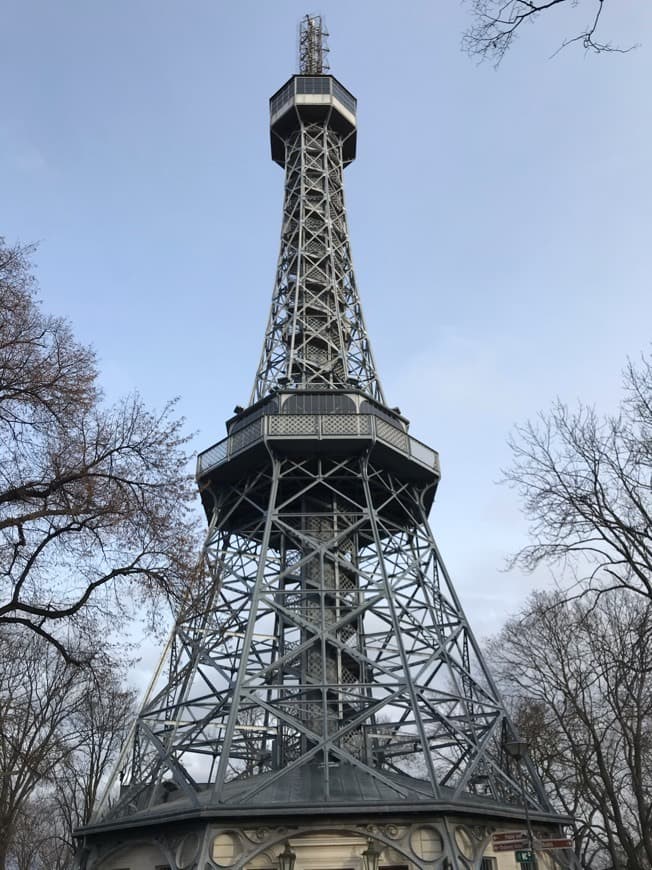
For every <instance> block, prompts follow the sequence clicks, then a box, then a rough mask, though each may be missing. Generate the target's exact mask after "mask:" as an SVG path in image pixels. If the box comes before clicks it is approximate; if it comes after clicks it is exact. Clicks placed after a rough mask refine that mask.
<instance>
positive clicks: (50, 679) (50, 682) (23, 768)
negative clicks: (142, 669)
mask: <svg viewBox="0 0 652 870" xmlns="http://www.w3.org/2000/svg"><path fill="white" fill-rule="evenodd" d="M79 684H80V680H79V671H78V669H77V668H75V667H73V666H72V665H69V664H68V663H66V661H65V660H64V659H63V657H62V656H60V655H59V654H58V653H57V652H56V650H54V648H53V647H52V646H51V645H50V644H49V643H48V642H47V641H46V640H45V639H44V638H41V637H38V636H34V635H33V634H31V633H29V632H26V631H25V630H24V629H22V628H21V627H18V626H14V627H12V628H5V629H4V630H3V633H2V635H1V636H0V870H4V867H5V862H6V859H7V853H8V850H9V846H10V843H11V840H12V837H13V834H14V830H15V827H16V825H17V823H18V820H19V817H20V814H21V811H22V809H23V808H24V807H26V806H27V805H28V803H29V801H30V800H31V798H32V797H33V795H34V792H35V791H36V790H37V789H38V787H39V785H40V784H41V783H43V782H44V781H47V780H49V779H50V778H51V777H52V776H53V775H54V772H55V770H56V768H57V766H58V765H60V764H61V763H62V761H63V760H64V759H65V758H66V757H67V756H68V755H69V754H70V753H71V752H72V751H73V750H74V749H75V747H76V746H77V744H78V742H79V735H78V734H77V732H76V729H75V727H74V724H73V722H74V716H75V714H76V713H77V712H78V711H79V709H80V707H81V705H82V702H83V691H82V690H80V685H79Z"/></svg>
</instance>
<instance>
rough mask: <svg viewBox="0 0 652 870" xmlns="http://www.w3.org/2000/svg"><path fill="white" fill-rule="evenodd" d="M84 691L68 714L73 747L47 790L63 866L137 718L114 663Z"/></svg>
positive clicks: (132, 698) (132, 694)
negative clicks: (75, 739) (75, 833)
mask: <svg viewBox="0 0 652 870" xmlns="http://www.w3.org/2000/svg"><path fill="white" fill-rule="evenodd" d="M87 687H88V688H87V691H86V692H85V693H84V698H83V701H82V704H81V705H80V706H79V707H78V708H77V710H76V711H75V713H74V715H73V721H72V726H73V727H74V728H75V730H76V732H77V734H78V738H79V739H78V742H77V746H76V747H75V749H74V750H73V751H72V752H70V753H69V754H67V755H66V756H65V757H64V758H62V759H61V762H60V763H59V765H57V768H56V769H55V771H54V776H53V777H52V788H51V790H50V792H49V797H50V802H51V805H52V812H53V816H54V817H56V819H57V822H58V825H57V827H58V829H59V834H58V841H59V842H58V848H59V851H60V852H63V854H64V855H65V856H66V860H67V862H68V863H71V862H72V858H73V855H74V853H75V848H76V845H75V840H74V838H73V831H75V830H76V829H77V828H79V827H81V826H82V825H84V824H86V823H87V822H88V821H90V818H91V813H92V810H93V807H94V805H95V802H96V800H97V797H98V793H99V790H100V788H101V786H102V784H103V783H104V781H105V780H106V777H107V776H108V774H109V773H110V768H111V766H112V765H113V763H114V762H115V760H116V759H117V756H118V755H119V753H120V750H121V749H122V746H123V744H124V741H125V740H126V738H127V734H128V731H129V728H130V725H131V722H132V720H133V719H134V717H135V714H136V709H135V703H136V693H135V692H133V691H131V690H128V689H126V688H125V687H124V685H123V684H122V680H121V673H120V670H119V666H117V665H116V663H114V662H112V661H110V662H107V663H105V664H104V665H103V667H101V668H99V669H95V671H94V672H93V674H92V675H89V678H88V681H87ZM45 863H46V865H47V862H45Z"/></svg>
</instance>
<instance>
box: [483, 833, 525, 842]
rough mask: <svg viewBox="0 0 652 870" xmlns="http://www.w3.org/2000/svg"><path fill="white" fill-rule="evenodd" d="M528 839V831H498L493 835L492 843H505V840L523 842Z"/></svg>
mask: <svg viewBox="0 0 652 870" xmlns="http://www.w3.org/2000/svg"><path fill="white" fill-rule="evenodd" d="M524 837H527V831H496V833H495V834H492V835H491V842H492V843H504V842H505V840H522V839H523V838H524Z"/></svg>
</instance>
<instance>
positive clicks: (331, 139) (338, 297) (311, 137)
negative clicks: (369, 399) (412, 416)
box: [251, 120, 384, 402]
mask: <svg viewBox="0 0 652 870" xmlns="http://www.w3.org/2000/svg"><path fill="white" fill-rule="evenodd" d="M342 140H343V137H342V134H341V133H339V132H337V131H336V130H334V129H331V127H330V126H329V124H328V123H326V122H324V123H304V122H303V121H302V120H300V121H299V122H298V127H297V128H296V129H292V130H291V131H289V132H288V133H287V134H286V135H285V200H284V205H283V229H282V233H281V251H280V255H279V260H278V267H277V271H276V282H275V287H274V294H273V299H272V306H271V310H270V315H269V321H268V325H267V329H266V332H265V340H264V343H263V352H262V356H261V360H260V365H259V367H258V372H257V374H256V381H255V384H254V389H253V392H252V396H251V401H252V402H254V401H257V400H258V399H261V398H263V397H264V396H266V395H267V394H268V393H269V392H270V391H271V390H273V389H275V388H278V387H279V386H287V385H290V386H295V387H297V388H300V389H322V390H328V389H341V388H345V387H347V386H348V387H350V386H351V384H354V385H356V386H359V387H360V388H361V389H363V390H365V391H366V392H368V393H369V394H370V395H371V396H373V397H374V398H376V399H378V400H379V401H384V399H383V392H382V387H381V384H380V381H379V379H378V375H377V373H376V367H375V363H374V360H373V355H372V352H371V345H370V342H369V338H368V336H367V331H366V327H365V324H364V318H363V315H362V309H361V306H360V298H359V295H358V290H357V287H356V281H355V275H354V272H353V261H352V257H351V247H350V242H349V234H348V229H347V222H346V210H345V207H344V190H343V186H342V175H343V157H342Z"/></svg>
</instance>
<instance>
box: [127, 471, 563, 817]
mask: <svg viewBox="0 0 652 870" xmlns="http://www.w3.org/2000/svg"><path fill="white" fill-rule="evenodd" d="M264 493H266V498H264V497H263V494H264ZM422 495H423V493H422V491H421V489H420V488H419V487H418V486H417V485H415V484H408V483H406V482H404V481H401V480H398V479H396V478H395V477H394V476H393V475H392V474H391V473H390V472H388V471H387V470H386V469H383V468H379V467H374V466H373V465H372V464H371V463H370V461H369V458H368V456H367V454H363V455H360V456H356V457H346V458H342V457H323V458H317V457H307V458H306V457H299V458H297V457H287V456H285V457H284V456H278V455H274V456H273V457H272V458H271V461H270V463H269V466H268V468H267V469H266V470H265V472H264V473H261V472H260V471H255V472H253V473H251V474H250V476H249V477H247V478H246V479H245V480H243V481H242V482H241V483H239V484H237V485H233V486H231V487H229V488H226V489H224V490H223V491H222V492H221V493H220V494H219V495H218V496H217V498H216V500H215V509H214V514H213V518H212V523H211V528H210V531H209V535H208V539H207V545H206V554H207V558H208V560H209V562H210V565H211V582H210V594H208V595H206V596H205V597H204V599H203V606H202V608H201V610H200V611H199V612H197V610H196V608H195V609H190V610H189V611H188V612H187V613H186V614H183V615H181V616H180V618H179V620H178V622H177V625H176V629H175V635H174V641H173V643H172V644H171V646H170V650H171V652H170V654H169V655H170V663H171V667H170V670H169V674H168V677H167V679H166V680H165V681H164V682H163V684H162V686H161V687H160V688H159V689H158V691H156V690H154V691H153V692H152V694H151V696H150V697H149V698H148V699H147V700H146V703H145V704H144V706H143V709H142V711H141V713H140V717H139V720H138V726H137V729H136V730H137V735H138V740H137V749H136V750H135V751H134V754H133V758H132V761H131V763H130V764H125V767H124V770H123V772H122V783H123V792H124V793H123V798H122V800H121V804H122V807H123V812H126V813H128V812H130V811H133V808H134V807H143V806H145V805H148V804H149V805H153V804H155V803H156V802H157V801H159V800H160V790H161V788H163V787H164V783H165V781H166V780H171V781H172V782H173V783H174V784H175V785H176V786H177V787H179V788H180V789H181V790H182V791H183V792H184V793H186V794H187V795H191V796H192V800H194V801H197V800H198V798H197V793H198V784H199V783H201V790H204V791H205V790H207V789H209V790H210V791H211V802H214V803H215V804H216V805H219V802H220V800H221V795H222V794H223V792H224V787H225V785H226V784H227V783H229V782H232V781H234V780H243V781H244V780H247V779H250V780H251V786H250V788H248V789H247V788H243V789H241V790H240V791H239V793H238V794H239V797H238V800H240V801H242V802H243V804H245V805H246V802H247V801H248V800H251V799H252V798H253V797H254V796H255V795H256V794H257V793H258V792H259V791H260V790H261V788H263V785H261V782H262V780H261V779H260V777H259V776H258V775H259V774H267V776H266V777H265V786H269V784H270V783H271V782H273V781H274V780H275V779H276V780H281V779H282V778H283V777H284V776H287V775H289V773H290V772H292V771H293V770H295V769H297V768H300V767H302V766H304V765H308V764H314V763H315V762H319V764H320V770H321V771H322V772H323V777H322V784H321V789H322V792H321V798H323V799H324V800H328V798H329V782H328V771H329V767H330V766H332V765H334V764H335V765H337V764H342V763H346V764H351V765H353V766H354V767H355V768H356V769H358V770H361V771H364V772H365V773H366V774H368V775H369V776H371V777H373V778H374V779H375V780H377V781H379V782H382V783H383V784H384V785H385V786H388V785H389V787H391V788H392V789H394V790H395V791H396V792H397V794H398V793H400V792H401V787H400V784H397V783H398V782H399V779H398V778H397V777H395V776H394V777H393V775H395V774H401V773H403V774H404V773H409V774H410V775H412V776H413V777H415V781H417V780H418V781H420V783H421V784H420V786H419V787H420V788H421V789H422V790H423V791H424V794H428V795H430V797H431V798H440V797H441V796H442V794H443V793H444V792H445V793H446V796H448V797H449V798H450V799H453V800H459V799H463V798H464V797H466V796H469V795H477V794H478V793H480V794H482V795H484V796H485V797H492V798H493V799H495V800H496V801H497V802H499V803H500V804H502V805H504V804H507V805H519V804H520V803H521V802H522V792H521V783H520V782H519V780H518V776H517V772H516V770H515V769H514V768H513V765H512V764H511V763H510V761H509V757H508V756H507V755H506V753H505V752H504V745H505V734H506V733H507V734H508V735H509V734H511V725H510V724H509V720H508V718H507V715H506V711H505V708H504V705H503V703H502V701H501V699H500V696H499V694H498V692H497V690H496V687H495V685H494V684H493V681H492V679H491V676H490V674H489V671H488V668H487V667H486V664H485V662H484V659H483V657H482V654H481V652H480V650H479V648H478V646H477V643H476V641H475V639H474V637H473V634H472V632H471V629H470V627H469V625H468V622H467V620H466V617H465V615H464V613H463V611H462V608H461V606H460V604H459V601H458V599H457V596H456V594H455V591H454V589H453V586H452V583H451V581H450V578H449V576H448V573H447V572H446V569H445V567H444V565H443V562H442V560H441V557H440V555H439V552H438V550H437V547H436V545H435V541H434V539H433V536H432V532H431V530H430V527H429V525H428V521H427V518H426V516H425V513H424V511H423V508H422ZM234 515H237V516H239V518H240V519H239V526H238V529H237V531H233V530H232V529H231V528H230V526H231V521H232V518H233V516H234ZM478 783H482V788H481V789H480V791H479V786H478ZM127 784H128V788H125V786H127ZM525 785H526V794H527V800H528V802H529V805H530V807H531V809H533V810H544V809H548V803H547V800H546V798H545V795H544V793H543V790H542V788H541V785H540V783H539V780H538V778H537V777H536V774H534V772H533V771H531V770H528V775H527V777H526V784H525ZM442 790H443V791H442ZM231 800H233V799H231ZM118 811H119V810H118V808H116V807H114V808H113V810H112V813H113V814H115V813H116V812H118Z"/></svg>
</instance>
